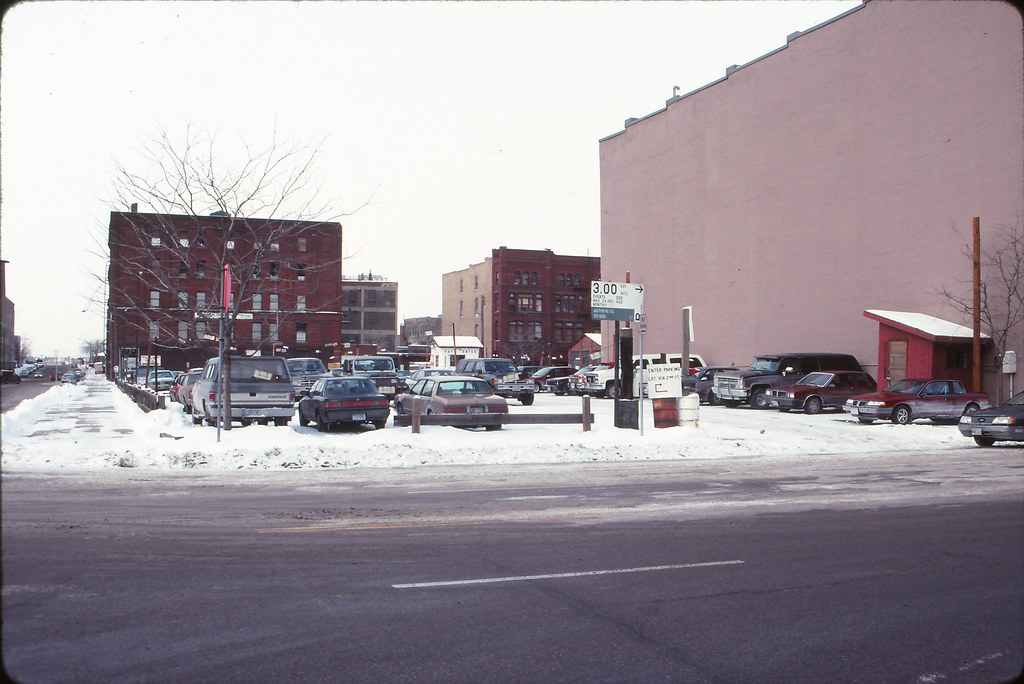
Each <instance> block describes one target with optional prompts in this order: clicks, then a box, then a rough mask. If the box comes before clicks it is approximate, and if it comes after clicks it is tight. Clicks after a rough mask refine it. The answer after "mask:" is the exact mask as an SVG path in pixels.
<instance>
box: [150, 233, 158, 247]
mask: <svg viewBox="0 0 1024 684" xmlns="http://www.w3.org/2000/svg"><path fill="white" fill-rule="evenodd" d="M149 244H150V246H151V247H159V246H160V238H158V237H157V236H155V235H154V236H153V237H151V238H149Z"/></svg>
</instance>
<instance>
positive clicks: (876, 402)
mask: <svg viewBox="0 0 1024 684" xmlns="http://www.w3.org/2000/svg"><path fill="white" fill-rule="evenodd" d="M865 406H885V402H884V401H869V402H867V403H866V404H865Z"/></svg>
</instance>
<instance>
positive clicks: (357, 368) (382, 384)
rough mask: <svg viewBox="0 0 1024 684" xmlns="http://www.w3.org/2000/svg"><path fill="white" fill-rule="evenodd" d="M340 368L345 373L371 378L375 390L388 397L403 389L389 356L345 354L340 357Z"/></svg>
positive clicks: (393, 361) (393, 362)
mask: <svg viewBox="0 0 1024 684" xmlns="http://www.w3.org/2000/svg"><path fill="white" fill-rule="evenodd" d="M341 370H342V372H343V373H344V374H345V375H361V376H363V377H367V378H372V379H373V381H374V382H375V383H377V390H378V391H379V392H380V393H381V394H386V395H387V396H388V398H389V399H394V398H395V396H396V395H398V394H400V393H401V392H403V391H404V386H403V385H404V383H402V382H401V381H400V380H399V378H398V374H397V373H396V370H397V369H396V368H395V360H394V359H393V358H391V357H390V356H345V357H342V359H341Z"/></svg>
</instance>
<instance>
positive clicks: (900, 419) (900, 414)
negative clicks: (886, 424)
mask: <svg viewBox="0 0 1024 684" xmlns="http://www.w3.org/2000/svg"><path fill="white" fill-rule="evenodd" d="M913 419H914V417H913V415H912V414H911V411H910V407H909V406H907V405H906V404H900V405H899V406H897V407H896V408H894V409H893V410H892V422H893V423H895V424H896V425H906V424H907V423H909V422H910V421H912V420H913Z"/></svg>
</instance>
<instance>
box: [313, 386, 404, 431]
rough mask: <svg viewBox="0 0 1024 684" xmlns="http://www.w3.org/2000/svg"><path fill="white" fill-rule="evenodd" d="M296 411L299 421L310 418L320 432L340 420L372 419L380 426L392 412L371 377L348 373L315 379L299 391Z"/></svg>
mask: <svg viewBox="0 0 1024 684" xmlns="http://www.w3.org/2000/svg"><path fill="white" fill-rule="evenodd" d="M298 411H299V425H308V424H309V423H311V422H313V423H316V429H317V430H319V431H320V432H326V431H328V430H329V429H330V428H331V426H332V425H338V424H341V423H348V424H350V425H358V424H359V423H373V426H374V427H376V428H377V429H381V428H383V427H384V425H385V423H386V422H387V420H388V415H389V414H390V413H391V409H389V408H388V398H387V397H386V396H384V395H383V394H381V393H380V392H378V391H377V385H376V384H375V383H374V382H373V380H371V379H370V378H366V377H355V376H351V375H349V376H341V377H335V376H333V375H332V376H329V377H323V378H320V379H319V380H317V381H316V382H314V383H313V386H312V387H310V388H309V389H308V390H303V391H302V397H301V398H300V399H299V409H298Z"/></svg>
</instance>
